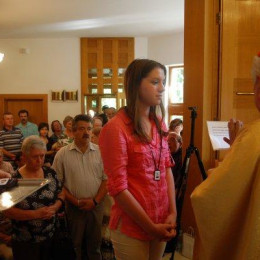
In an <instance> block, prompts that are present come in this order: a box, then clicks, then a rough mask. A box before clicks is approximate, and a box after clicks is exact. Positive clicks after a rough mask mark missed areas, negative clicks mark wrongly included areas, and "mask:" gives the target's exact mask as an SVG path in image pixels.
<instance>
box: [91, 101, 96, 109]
mask: <svg viewBox="0 0 260 260" xmlns="http://www.w3.org/2000/svg"><path fill="white" fill-rule="evenodd" d="M91 106H92V107H93V108H96V107H97V100H95V99H94V100H92V101H91Z"/></svg>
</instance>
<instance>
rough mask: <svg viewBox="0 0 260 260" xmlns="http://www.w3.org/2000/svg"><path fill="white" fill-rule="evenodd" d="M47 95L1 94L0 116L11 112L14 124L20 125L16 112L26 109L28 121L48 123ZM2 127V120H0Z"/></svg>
mask: <svg viewBox="0 0 260 260" xmlns="http://www.w3.org/2000/svg"><path fill="white" fill-rule="evenodd" d="M47 101H48V95H41V94H2V95H0V114H1V115H3V113H4V112H11V113H13V115H14V120H15V124H18V123H20V120H19V116H18V112H19V110H21V109H26V110H28V112H29V121H30V122H33V123H35V124H39V123H40V122H48V102H47ZM0 125H1V127H2V120H0Z"/></svg>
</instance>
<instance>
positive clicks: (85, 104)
mask: <svg viewBox="0 0 260 260" xmlns="http://www.w3.org/2000/svg"><path fill="white" fill-rule="evenodd" d="M87 104H88V97H87V96H84V114H86V112H87Z"/></svg>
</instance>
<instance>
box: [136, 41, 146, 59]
mask: <svg viewBox="0 0 260 260" xmlns="http://www.w3.org/2000/svg"><path fill="white" fill-rule="evenodd" d="M147 48H148V38H147V37H136V38H135V59H138V58H141V59H142V58H143V59H145V58H147V57H148V49H147Z"/></svg>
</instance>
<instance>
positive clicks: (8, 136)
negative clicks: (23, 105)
mask: <svg viewBox="0 0 260 260" xmlns="http://www.w3.org/2000/svg"><path fill="white" fill-rule="evenodd" d="M22 142H23V134H22V132H21V130H20V129H19V128H16V127H14V128H13V129H12V130H7V129H6V128H3V130H1V131H0V149H2V148H3V149H5V150H6V151H8V152H10V153H13V154H15V155H17V154H19V153H20V152H21V147H22ZM3 159H4V161H7V162H10V163H11V164H12V166H15V164H14V161H12V160H11V159H10V158H9V157H7V156H5V155H4V157H3Z"/></svg>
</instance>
